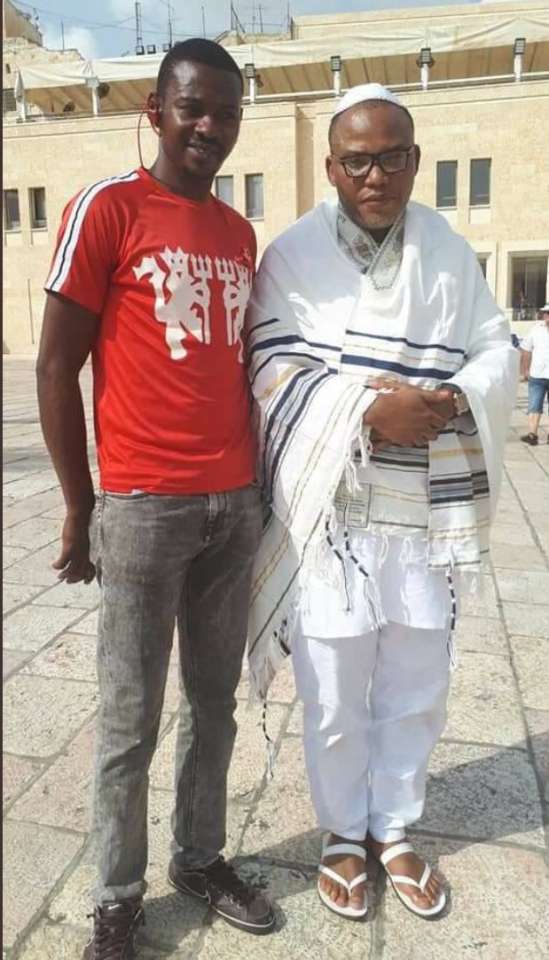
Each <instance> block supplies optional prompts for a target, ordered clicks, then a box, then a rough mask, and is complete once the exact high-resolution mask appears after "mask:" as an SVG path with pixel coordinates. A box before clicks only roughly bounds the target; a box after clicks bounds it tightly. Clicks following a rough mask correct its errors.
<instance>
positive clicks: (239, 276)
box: [215, 257, 251, 363]
mask: <svg viewBox="0 0 549 960" xmlns="http://www.w3.org/2000/svg"><path fill="white" fill-rule="evenodd" d="M215 270H216V275H217V279H218V280H222V281H223V283H224V284H225V286H224V289H223V303H224V304H225V317H226V320H227V343H228V344H229V346H230V345H231V344H233V343H238V348H239V349H238V359H239V361H240V363H244V346H243V344H242V340H241V339H240V331H241V330H242V326H243V324H244V314H245V312H246V307H247V306H248V300H249V298H250V286H251V278H250V271H249V270H248V268H247V267H245V266H244V265H243V264H241V263H235V262H234V260H225V259H219V258H218V257H216V258H215Z"/></svg>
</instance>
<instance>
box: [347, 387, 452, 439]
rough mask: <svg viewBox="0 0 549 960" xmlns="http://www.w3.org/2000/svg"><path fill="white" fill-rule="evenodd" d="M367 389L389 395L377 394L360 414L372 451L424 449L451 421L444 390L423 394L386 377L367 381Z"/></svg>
mask: <svg viewBox="0 0 549 960" xmlns="http://www.w3.org/2000/svg"><path fill="white" fill-rule="evenodd" d="M368 386H369V387H371V388H372V389H374V390H384V391H390V392H386V393H380V394H379V396H378V397H377V398H376V399H375V400H374V402H373V403H372V405H371V406H370V407H369V408H368V410H367V411H366V413H365V414H364V424H365V425H366V426H369V427H370V441H371V443H372V447H373V449H374V451H375V450H381V449H382V448H383V447H387V446H389V445H390V444H396V445H397V446H400V447H421V446H425V444H427V443H428V442H429V440H436V438H437V437H438V435H439V433H440V431H441V430H443V429H444V427H445V426H446V424H447V423H448V422H449V421H450V420H452V419H453V418H454V417H455V409H454V399H453V394H452V391H451V390H445V389H444V387H442V388H441V389H437V390H425V389H423V388H422V387H413V386H410V384H407V383H401V382H400V381H398V380H392V379H390V378H388V377H378V378H375V379H371V380H369V381H368Z"/></svg>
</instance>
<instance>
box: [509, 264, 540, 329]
mask: <svg viewBox="0 0 549 960" xmlns="http://www.w3.org/2000/svg"><path fill="white" fill-rule="evenodd" d="M548 268H549V259H548V257H547V256H546V255H541V254H538V255H536V254H531V255H530V256H526V257H525V256H520V255H519V256H513V257H512V260H511V298H512V303H511V304H510V306H512V307H513V320H535V319H536V314H537V311H538V310H539V308H540V307H542V306H543V305H544V303H546V302H547V293H546V290H547V276H548V272H547V271H548Z"/></svg>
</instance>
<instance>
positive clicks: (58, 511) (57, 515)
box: [42, 503, 67, 522]
mask: <svg viewBox="0 0 549 960" xmlns="http://www.w3.org/2000/svg"><path fill="white" fill-rule="evenodd" d="M66 512H67V510H66V507H65V504H64V503H60V504H59V506H58V507H50V509H49V510H45V511H44V513H43V514H42V516H43V517H49V519H51V520H57V521H58V522H62V521H63V520H64V519H65V514H66Z"/></svg>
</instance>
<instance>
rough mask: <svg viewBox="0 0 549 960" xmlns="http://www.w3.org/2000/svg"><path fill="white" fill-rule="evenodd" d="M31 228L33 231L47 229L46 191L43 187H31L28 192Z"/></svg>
mask: <svg viewBox="0 0 549 960" xmlns="http://www.w3.org/2000/svg"><path fill="white" fill-rule="evenodd" d="M29 198H30V213H31V227H32V229H33V230H39V229H41V228H42V227H47V225H48V218H47V217H46V189H45V187H31V188H30V190H29Z"/></svg>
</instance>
